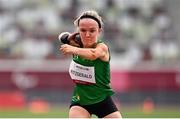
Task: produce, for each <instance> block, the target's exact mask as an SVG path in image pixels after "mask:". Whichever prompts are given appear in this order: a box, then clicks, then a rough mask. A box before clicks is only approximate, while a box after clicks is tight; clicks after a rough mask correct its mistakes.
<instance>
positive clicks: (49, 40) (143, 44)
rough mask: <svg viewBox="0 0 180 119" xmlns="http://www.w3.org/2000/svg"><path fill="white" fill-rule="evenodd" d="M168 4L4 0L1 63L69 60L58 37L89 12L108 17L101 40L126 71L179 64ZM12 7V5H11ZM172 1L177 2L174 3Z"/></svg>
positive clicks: (0, 6)
mask: <svg viewBox="0 0 180 119" xmlns="http://www.w3.org/2000/svg"><path fill="white" fill-rule="evenodd" d="M166 1H167V0H11V2H10V1H9V0H0V59H28V60H29V59H38V60H46V59H64V58H65V59H66V58H68V57H66V56H63V55H61V54H60V53H59V51H58V49H59V46H60V43H59V41H58V40H57V38H58V34H59V33H61V32H63V31H69V32H73V31H75V30H76V29H75V27H74V26H73V21H74V20H75V18H76V17H77V15H79V14H80V13H81V12H82V11H84V10H89V9H94V10H97V11H98V12H99V13H100V15H101V16H102V17H103V21H104V30H103V33H102V36H101V38H102V39H103V40H104V41H105V42H106V43H107V44H108V45H109V47H110V50H111V54H112V59H113V58H114V59H113V60H114V61H115V64H116V63H120V64H123V65H125V66H134V65H137V64H138V65H140V64H141V63H144V62H146V61H148V62H155V64H159V65H158V66H160V65H164V64H167V63H170V64H174V65H175V66H176V63H178V61H179V60H180V40H179V39H178V34H177V32H178V31H176V30H175V29H174V26H175V25H176V24H174V23H176V22H175V21H174V20H175V18H172V17H170V13H169V11H168V9H169V7H173V6H168V4H165V3H166ZM9 2H10V3H9ZM171 2H173V0H172V1H171Z"/></svg>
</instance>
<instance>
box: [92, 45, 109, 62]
mask: <svg viewBox="0 0 180 119" xmlns="http://www.w3.org/2000/svg"><path fill="white" fill-rule="evenodd" d="M93 51H94V55H96V58H100V59H101V60H103V61H108V60H109V52H108V47H107V45H105V44H104V43H99V44H98V45H97V46H96V48H95V49H94V50H93Z"/></svg>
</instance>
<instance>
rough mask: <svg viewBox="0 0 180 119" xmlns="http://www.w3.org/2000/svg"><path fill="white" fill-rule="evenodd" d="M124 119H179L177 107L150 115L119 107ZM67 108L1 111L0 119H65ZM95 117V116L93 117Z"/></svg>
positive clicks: (161, 109)
mask: <svg viewBox="0 0 180 119" xmlns="http://www.w3.org/2000/svg"><path fill="white" fill-rule="evenodd" d="M120 110H121V113H122V116H123V117H124V118H180V107H178V106H161V107H160V106H158V107H155V108H154V110H153V111H152V112H151V113H148V114H145V113H144V112H143V111H142V108H141V107H140V106H121V108H120ZM67 117H68V107H66V106H63V107H62V106H61V107H58V108H57V107H56V108H55V107H53V108H50V110H49V111H48V112H46V113H32V112H30V111H28V109H24V110H19V111H15V110H6V111H5V110H1V111H0V118H67ZM93 117H95V116H93Z"/></svg>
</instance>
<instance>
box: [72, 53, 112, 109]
mask: <svg viewBox="0 0 180 119" xmlns="http://www.w3.org/2000/svg"><path fill="white" fill-rule="evenodd" d="M69 73H70V76H71V78H72V79H73V80H75V81H82V82H86V84H87V83H88V85H85V84H81V83H76V86H75V87H74V93H73V96H72V103H79V104H81V105H90V104H95V103H98V102H101V101H103V100H104V99H105V98H106V97H107V96H110V95H113V94H114V92H113V90H112V88H111V87H110V61H107V62H105V61H102V60H101V59H96V60H88V59H84V58H82V57H80V56H73V60H72V62H71V65H70V68H69Z"/></svg>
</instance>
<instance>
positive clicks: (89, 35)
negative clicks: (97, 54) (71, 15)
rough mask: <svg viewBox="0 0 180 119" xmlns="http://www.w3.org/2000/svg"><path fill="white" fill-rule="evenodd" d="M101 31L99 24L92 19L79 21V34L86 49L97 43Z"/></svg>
mask: <svg viewBox="0 0 180 119" xmlns="http://www.w3.org/2000/svg"><path fill="white" fill-rule="evenodd" d="M100 32H101V29H100V28H99V26H98V23H97V22H96V21H95V20H93V19H91V18H84V19H81V20H80V21H79V33H80V36H81V40H82V43H83V45H84V47H91V46H92V45H93V44H94V43H96V42H97V37H98V35H99V34H100Z"/></svg>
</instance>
